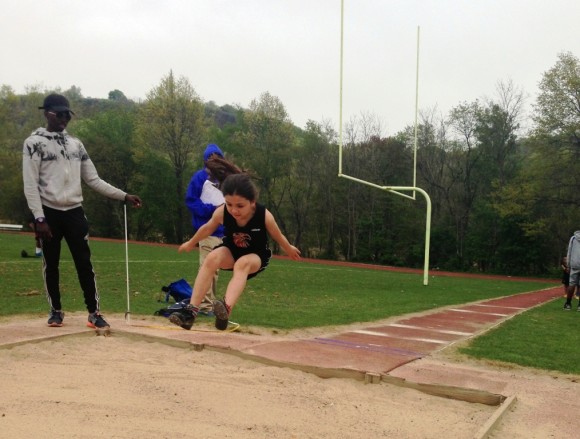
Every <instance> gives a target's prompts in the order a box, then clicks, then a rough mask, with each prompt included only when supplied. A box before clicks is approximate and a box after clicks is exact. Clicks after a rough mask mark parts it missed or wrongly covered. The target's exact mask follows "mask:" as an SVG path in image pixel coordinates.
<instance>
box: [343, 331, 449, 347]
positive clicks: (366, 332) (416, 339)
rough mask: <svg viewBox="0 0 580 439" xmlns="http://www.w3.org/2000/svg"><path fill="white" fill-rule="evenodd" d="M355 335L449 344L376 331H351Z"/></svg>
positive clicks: (444, 341) (432, 339) (442, 342)
mask: <svg viewBox="0 0 580 439" xmlns="http://www.w3.org/2000/svg"><path fill="white" fill-rule="evenodd" d="M353 332H355V333H357V334H365V335H376V336H379V337H391V338H398V339H401V340H413V341H424V342H426V343H437V344H446V343H449V341H447V340H436V339H434V338H421V337H403V336H401V335H398V334H397V335H395V334H385V333H384V332H376V331H365V330H360V331H353Z"/></svg>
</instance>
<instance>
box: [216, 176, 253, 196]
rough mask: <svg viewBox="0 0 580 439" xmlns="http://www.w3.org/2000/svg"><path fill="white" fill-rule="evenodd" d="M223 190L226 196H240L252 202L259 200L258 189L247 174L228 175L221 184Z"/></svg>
mask: <svg viewBox="0 0 580 439" xmlns="http://www.w3.org/2000/svg"><path fill="white" fill-rule="evenodd" d="M221 190H222V193H223V194H224V195H239V196H240V197H244V198H245V199H247V200H250V201H256V200H257V199H258V188H257V187H256V185H255V184H254V182H253V181H252V178H251V177H250V176H249V175H248V174H245V173H242V174H231V175H228V176H227V177H226V179H225V180H224V181H223V183H222V184H221Z"/></svg>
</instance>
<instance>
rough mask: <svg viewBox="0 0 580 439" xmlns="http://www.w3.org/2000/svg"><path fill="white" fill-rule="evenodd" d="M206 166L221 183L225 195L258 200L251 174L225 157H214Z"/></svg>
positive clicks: (256, 189)
mask: <svg viewBox="0 0 580 439" xmlns="http://www.w3.org/2000/svg"><path fill="white" fill-rule="evenodd" d="M205 166H206V167H207V169H208V171H209V172H210V174H211V175H212V176H213V177H214V178H215V179H216V180H217V181H219V183H220V189H221V191H222V193H223V194H224V195H239V196H241V197H244V198H246V199H247V200H250V201H256V200H257V199H258V188H257V187H256V185H255V184H254V182H253V181H252V177H251V176H250V174H249V173H248V172H246V171H244V170H242V169H241V168H239V167H238V166H236V165H235V164H233V163H232V162H230V161H229V160H226V159H225V158H223V157H218V156H214V157H212V158H211V159H209V160H208V161H207V162H206V164H205Z"/></svg>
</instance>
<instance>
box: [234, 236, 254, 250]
mask: <svg viewBox="0 0 580 439" xmlns="http://www.w3.org/2000/svg"><path fill="white" fill-rule="evenodd" d="M233 239H234V244H235V246H236V247H240V248H248V247H249V246H250V241H251V240H252V237H251V236H250V235H248V234H247V233H234V235H233Z"/></svg>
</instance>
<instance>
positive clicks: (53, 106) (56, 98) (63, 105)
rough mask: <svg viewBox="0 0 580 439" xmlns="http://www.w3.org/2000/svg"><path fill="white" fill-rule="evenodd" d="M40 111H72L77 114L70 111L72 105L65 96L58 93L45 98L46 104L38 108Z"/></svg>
mask: <svg viewBox="0 0 580 439" xmlns="http://www.w3.org/2000/svg"><path fill="white" fill-rule="evenodd" d="M38 109H39V110H51V111H70V112H71V113H72V114H75V113H74V111H72V110H71V109H70V104H69V103H68V99H67V98H65V97H64V96H63V95H59V94H56V93H53V94H50V95H48V96H47V97H45V98H44V104H43V105H42V107H38Z"/></svg>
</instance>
